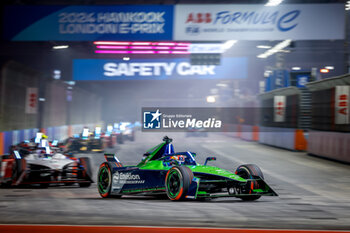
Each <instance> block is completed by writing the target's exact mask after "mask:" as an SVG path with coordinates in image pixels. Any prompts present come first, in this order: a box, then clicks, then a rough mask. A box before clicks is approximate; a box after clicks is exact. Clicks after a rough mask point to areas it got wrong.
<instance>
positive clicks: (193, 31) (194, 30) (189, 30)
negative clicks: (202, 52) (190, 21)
mask: <svg viewBox="0 0 350 233" xmlns="http://www.w3.org/2000/svg"><path fill="white" fill-rule="evenodd" d="M185 30H186V34H189V35H198V34H199V33H200V28H199V26H197V25H190V26H188V27H186V29H185Z"/></svg>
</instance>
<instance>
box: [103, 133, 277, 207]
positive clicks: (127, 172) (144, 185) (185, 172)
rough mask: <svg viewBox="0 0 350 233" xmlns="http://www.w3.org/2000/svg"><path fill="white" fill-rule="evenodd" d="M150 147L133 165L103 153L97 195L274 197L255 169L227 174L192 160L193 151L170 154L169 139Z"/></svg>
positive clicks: (246, 168) (238, 169)
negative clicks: (104, 159) (141, 158)
mask: <svg viewBox="0 0 350 233" xmlns="http://www.w3.org/2000/svg"><path fill="white" fill-rule="evenodd" d="M163 141H164V142H163V143H161V144H159V145H157V146H155V147H153V148H151V149H150V150H148V151H147V152H146V153H145V154H144V159H143V160H142V161H141V162H140V163H139V164H138V165H136V166H125V167H124V166H123V165H122V164H121V163H120V161H119V160H118V158H117V157H116V156H115V155H114V154H105V158H106V160H107V162H104V163H102V164H101V165H100V168H99V171H98V176H97V180H98V181H97V182H98V184H97V186H98V191H99V193H100V195H101V196H102V197H104V198H107V197H121V196H122V195H134V194H141V195H145V194H151V195H155V194H166V195H167V196H168V198H169V199H170V200H173V201H179V200H185V199H210V198H217V197H237V198H241V199H242V200H244V201H252V200H256V199H259V198H260V197H261V196H277V194H276V192H275V191H273V190H272V188H271V187H270V186H269V185H267V184H266V183H265V181H264V176H263V173H262V172H261V170H260V169H259V167H258V166H256V165H253V164H247V165H241V166H239V167H238V168H237V169H236V171H235V172H234V173H233V172H230V171H227V170H224V169H221V168H218V167H213V166H208V165H206V164H207V162H208V161H210V160H216V158H215V157H208V158H207V159H206V161H205V164H204V165H200V164H198V163H197V162H196V161H195V157H196V154H195V153H193V152H189V151H187V152H178V153H175V152H174V147H173V145H172V144H171V142H172V139H170V138H168V137H164V139H163Z"/></svg>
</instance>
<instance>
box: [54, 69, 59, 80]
mask: <svg viewBox="0 0 350 233" xmlns="http://www.w3.org/2000/svg"><path fill="white" fill-rule="evenodd" d="M52 77H53V79H56V80H58V79H61V71H60V70H54V71H53V74H52Z"/></svg>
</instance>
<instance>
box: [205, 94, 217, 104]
mask: <svg viewBox="0 0 350 233" xmlns="http://www.w3.org/2000/svg"><path fill="white" fill-rule="evenodd" d="M207 102H208V103H215V102H216V99H215V96H212V95H210V96H207Z"/></svg>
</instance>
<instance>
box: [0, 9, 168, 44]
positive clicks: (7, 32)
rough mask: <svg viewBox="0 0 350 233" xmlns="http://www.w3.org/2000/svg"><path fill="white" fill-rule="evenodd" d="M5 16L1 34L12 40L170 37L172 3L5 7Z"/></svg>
mask: <svg viewBox="0 0 350 233" xmlns="http://www.w3.org/2000/svg"><path fill="white" fill-rule="evenodd" d="M18 16H20V19H21V20H18ZM4 19H5V23H4V36H5V38H6V39H9V40H14V41H28V40H29V41H47V40H56V41H93V40H172V38H173V36H172V32H173V6H171V5H147V7H145V6H144V5H143V6H142V5H118V6H116V5H115V6H62V7H60V6H8V7H6V8H5V11H4ZM141 38H142V39H141Z"/></svg>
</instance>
